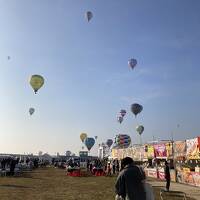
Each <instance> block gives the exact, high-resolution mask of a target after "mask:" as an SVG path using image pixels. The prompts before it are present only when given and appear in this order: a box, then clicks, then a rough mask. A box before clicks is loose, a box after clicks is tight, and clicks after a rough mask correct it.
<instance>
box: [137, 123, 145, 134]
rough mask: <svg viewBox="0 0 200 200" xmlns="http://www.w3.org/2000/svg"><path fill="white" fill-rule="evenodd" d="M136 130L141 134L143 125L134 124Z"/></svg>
mask: <svg viewBox="0 0 200 200" xmlns="http://www.w3.org/2000/svg"><path fill="white" fill-rule="evenodd" d="M136 131H137V132H138V133H139V135H142V133H143V131H144V126H142V125H139V126H136Z"/></svg>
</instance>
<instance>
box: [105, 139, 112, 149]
mask: <svg viewBox="0 0 200 200" xmlns="http://www.w3.org/2000/svg"><path fill="white" fill-rule="evenodd" d="M106 144H107V146H108V147H109V148H110V147H111V146H112V144H113V140H112V139H108V140H107V141H106Z"/></svg>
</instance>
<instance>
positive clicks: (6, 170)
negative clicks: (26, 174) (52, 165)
mask: <svg viewBox="0 0 200 200" xmlns="http://www.w3.org/2000/svg"><path fill="white" fill-rule="evenodd" d="M39 165H40V166H44V165H45V162H44V161H42V160H39V158H38V157H28V156H27V157H23V158H20V157H13V156H2V157H0V175H1V176H2V175H3V176H14V175H16V174H19V173H20V172H22V171H23V170H27V169H29V170H32V169H34V168H38V167H39Z"/></svg>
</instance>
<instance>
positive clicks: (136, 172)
mask: <svg viewBox="0 0 200 200" xmlns="http://www.w3.org/2000/svg"><path fill="white" fill-rule="evenodd" d="M144 180H145V173H144V171H143V169H141V168H140V167H138V166H136V165H135V164H134V161H133V159H132V158H130V157H126V158H124V159H122V161H121V172H120V173H119V175H118V178H117V181H116V184H115V192H116V199H120V198H121V199H125V200H146V192H145V185H144V182H143V181H144Z"/></svg>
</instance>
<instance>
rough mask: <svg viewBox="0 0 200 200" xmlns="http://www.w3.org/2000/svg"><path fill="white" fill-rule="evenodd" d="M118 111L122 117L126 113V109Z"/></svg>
mask: <svg viewBox="0 0 200 200" xmlns="http://www.w3.org/2000/svg"><path fill="white" fill-rule="evenodd" d="M119 113H120V115H121V116H122V117H124V116H125V115H126V110H123V109H122V110H120V112H119Z"/></svg>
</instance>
